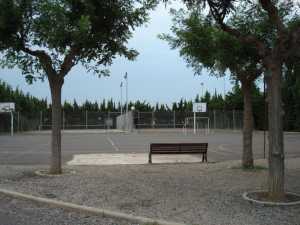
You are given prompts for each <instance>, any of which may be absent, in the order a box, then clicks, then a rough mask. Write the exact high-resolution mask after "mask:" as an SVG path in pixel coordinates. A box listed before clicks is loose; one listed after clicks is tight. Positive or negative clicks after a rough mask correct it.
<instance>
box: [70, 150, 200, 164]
mask: <svg viewBox="0 0 300 225" xmlns="http://www.w3.org/2000/svg"><path fill="white" fill-rule="evenodd" d="M201 161H202V156H198V155H185V154H184V155H153V156H152V162H153V164H155V163H196V162H201ZM130 164H136V165H138V164H148V154H147V153H128V154H124V153H123V154H79V155H74V157H73V159H72V160H71V161H69V162H67V165H70V166H84V165H89V166H91V165H130Z"/></svg>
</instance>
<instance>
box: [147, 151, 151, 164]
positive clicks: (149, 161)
mask: <svg viewBox="0 0 300 225" xmlns="http://www.w3.org/2000/svg"><path fill="white" fill-rule="evenodd" d="M148 163H150V164H151V163H152V155H151V153H149V160H148Z"/></svg>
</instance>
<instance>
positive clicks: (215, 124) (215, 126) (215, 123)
mask: <svg viewBox="0 0 300 225" xmlns="http://www.w3.org/2000/svg"><path fill="white" fill-rule="evenodd" d="M216 128H217V118H216V110H215V109H214V130H215V132H216Z"/></svg>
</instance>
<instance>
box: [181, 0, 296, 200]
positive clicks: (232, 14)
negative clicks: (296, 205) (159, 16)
mask: <svg viewBox="0 0 300 225" xmlns="http://www.w3.org/2000/svg"><path fill="white" fill-rule="evenodd" d="M183 1H184V2H185V3H186V4H187V5H188V7H197V8H199V9H200V10H201V9H204V8H205V7H208V9H209V10H208V11H209V13H208V14H207V18H208V19H213V21H214V22H215V23H217V25H218V26H219V27H220V28H221V29H222V30H223V31H225V32H226V33H228V34H230V35H231V36H233V37H235V38H237V39H238V40H239V41H240V42H241V43H242V44H243V45H246V46H247V45H249V46H252V47H254V48H255V49H256V52H257V54H258V55H259V57H260V58H261V60H262V64H263V66H264V68H265V70H266V71H267V85H268V89H267V91H268V118H269V182H268V183H269V187H268V193H269V198H270V199H272V200H274V201H276V200H281V199H283V198H284V196H285V187H284V183H285V182H284V179H285V178H284V177H285V176H284V171H285V170H284V157H285V156H284V148H283V118H282V115H283V111H282V102H281V101H282V90H281V84H282V67H283V64H284V63H285V62H286V61H287V59H288V58H291V57H294V56H295V55H297V54H299V46H300V45H299V42H300V19H299V11H297V9H298V8H299V6H298V5H297V3H295V2H294V1H292V0H258V1H236V0H183ZM236 2H238V4H237V3H236ZM202 12H203V13H204V11H202ZM237 15H238V16H237ZM236 16H237V17H236Z"/></svg>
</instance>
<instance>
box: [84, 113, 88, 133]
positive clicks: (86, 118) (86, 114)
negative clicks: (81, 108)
mask: <svg viewBox="0 0 300 225" xmlns="http://www.w3.org/2000/svg"><path fill="white" fill-rule="evenodd" d="M85 129H88V111H87V110H85Z"/></svg>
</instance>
